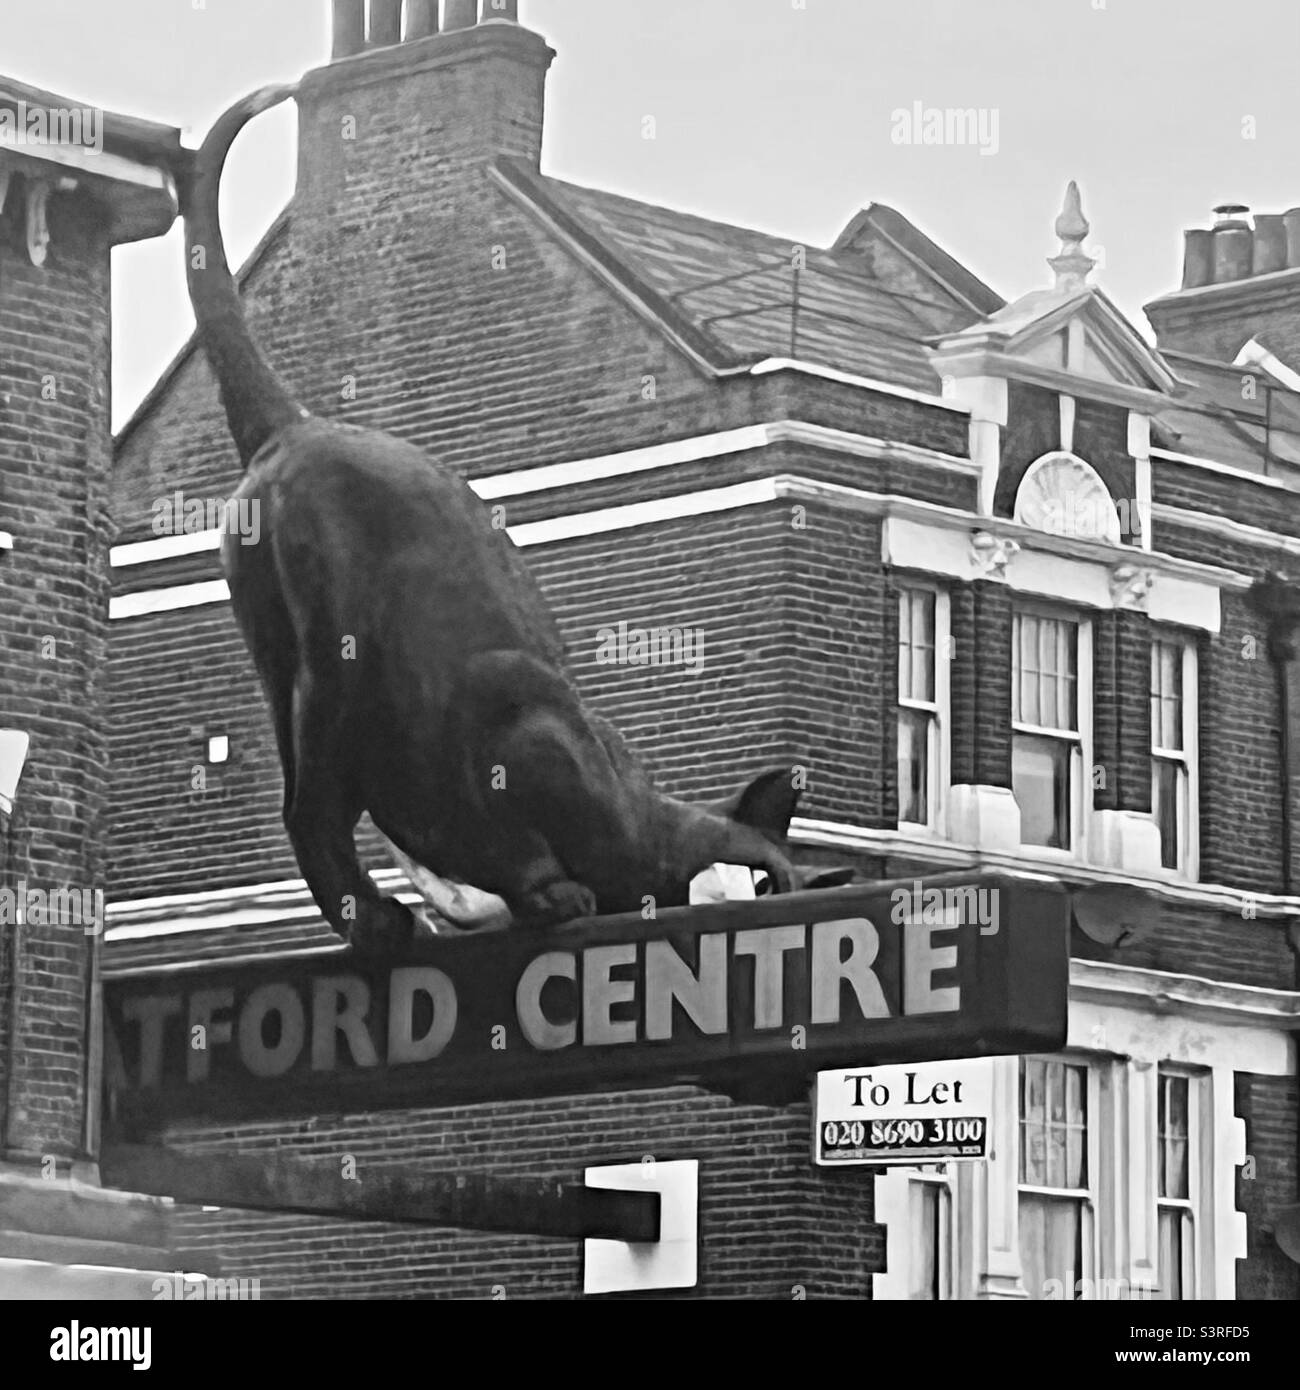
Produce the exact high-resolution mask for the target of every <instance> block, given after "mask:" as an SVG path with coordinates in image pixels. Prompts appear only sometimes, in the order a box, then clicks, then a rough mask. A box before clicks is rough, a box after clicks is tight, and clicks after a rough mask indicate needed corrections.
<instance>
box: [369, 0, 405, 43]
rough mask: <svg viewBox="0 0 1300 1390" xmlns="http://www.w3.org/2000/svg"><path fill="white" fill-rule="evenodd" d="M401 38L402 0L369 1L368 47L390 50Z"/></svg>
mask: <svg viewBox="0 0 1300 1390" xmlns="http://www.w3.org/2000/svg"><path fill="white" fill-rule="evenodd" d="M401 38H402V0H370V47H371V48H391V47H392V46H393V45H394V44H395V43H400V42H401Z"/></svg>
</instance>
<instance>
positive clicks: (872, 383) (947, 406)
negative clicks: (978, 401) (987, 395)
mask: <svg viewBox="0 0 1300 1390" xmlns="http://www.w3.org/2000/svg"><path fill="white" fill-rule="evenodd" d="M918 346H919V344H918ZM769 372H803V373H804V374H805V375H807V376H819V377H821V378H823V380H825V381H838V382H839V383H840V384H841V385H843V386H857V387H860V388H861V389H862V390H864V391H875V392H876V393H877V394H879V395H882V396H897V397H899V398H901V399H902V400H905V401H918V402H919V403H920V404H921V405H930V406H934V407H936V408H937V409H939V410H951V411H952V412H953V413H954V414H956V415H969V414H970V406H968V405H966V404H964V403H963V402H961V401H957V400H950V399H949V398H948V397H947V396H935V395H931V394H930V393H929V392H927V391H917V390H915V389H914V388H913V387H911V386H898V385H896V384H895V383H893V382H889V381H878V380H877V379H876V378H874V377H869V376H855V375H854V374H853V373H852V372H841V371H837V370H836V369H835V368H834V367H823V366H822V365H821V363H820V362H803V361H801V360H799V359H798V358H796V357H765V358H764V359H763V360H762V361H761V362H756V363H755V364H754V365H753V366H752V367H751V368H750V369H749V373H750V375H751V376H766V375H767V374H768V373H769Z"/></svg>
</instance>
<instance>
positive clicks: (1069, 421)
mask: <svg viewBox="0 0 1300 1390" xmlns="http://www.w3.org/2000/svg"><path fill="white" fill-rule="evenodd" d="M1056 399H1057V403H1058V406H1059V410H1060V416H1061V452H1062V453H1065V454H1073V453H1074V413H1075V407H1074V397H1073V396H1067V395H1065V394H1064V392H1062V394H1061V395H1059V396H1058V397H1057V398H1056ZM1129 413H1130V414H1132V412H1131V411H1130V412H1129Z"/></svg>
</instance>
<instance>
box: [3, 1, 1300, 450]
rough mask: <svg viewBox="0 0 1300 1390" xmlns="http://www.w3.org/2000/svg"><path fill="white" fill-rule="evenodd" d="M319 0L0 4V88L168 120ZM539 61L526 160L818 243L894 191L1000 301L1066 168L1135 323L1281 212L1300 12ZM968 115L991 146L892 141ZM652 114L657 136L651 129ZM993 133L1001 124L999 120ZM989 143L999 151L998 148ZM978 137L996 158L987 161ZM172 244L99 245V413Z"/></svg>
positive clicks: (785, 38) (788, 22)
mask: <svg viewBox="0 0 1300 1390" xmlns="http://www.w3.org/2000/svg"><path fill="white" fill-rule="evenodd" d="M329 8H330V6H329V3H328V0H274V3H269V2H268V0H41V2H40V3H39V4H38V3H33V2H32V0H0V35H2V36H3V37H2V38H0V73H3V74H5V75H9V76H13V77H17V78H19V79H22V80H24V81H27V82H31V83H34V84H36V85H38V86H42V87H46V88H50V89H53V90H55V91H57V92H59V93H61V94H64V95H67V96H69V97H72V98H74V99H77V100H79V101H84V102H88V103H98V104H101V105H104V106H107V107H110V108H113V109H116V110H119V111H124V112H129V113H132V114H135V115H140V116H146V117H149V118H151V119H154V120H159V121H166V122H169V123H171V124H174V125H178V126H180V127H181V128H182V129H183V130H185V131H186V132H187V137H186V142H187V143H191V144H193V143H197V141H198V139H199V137H200V136H201V135H202V133H203V131H204V130H205V129H206V128H207V126H208V125H209V123H210V122H211V121H212V120H213V119H214V118H215V117H216V116H217V115H218V114H219V113H220V112H221V111H222V110H223V109H224V108H225V106H226V105H228V104H229V102H230V101H231V100H233V99H234V98H235V97H236V96H238V95H241V94H242V93H244V92H246V91H249V90H251V89H252V88H254V87H257V86H259V85H261V84H262V83H265V82H269V81H273V80H284V79H291V78H295V77H297V76H299V75H300V74H301V73H303V72H304V71H306V70H307V69H309V68H312V67H315V66H317V65H319V64H320V63H322V62H324V61H325V60H326V58H327V56H328V49H329V40H328V25H329ZM520 12H521V18H522V19H523V21H524V22H525V23H527V24H528V25H529V26H530V27H532V28H534V29H537V30H539V31H540V32H541V33H542V34H544V35H545V36H546V37H547V38H548V39H549V40H550V41H551V46H552V47H553V48H555V49H556V50H557V53H558V57H557V59H556V61H555V64H554V66H553V67H552V69H551V78H550V86H549V89H548V103H549V109H548V117H547V129H546V143H545V149H544V151H543V155H542V168H543V171H544V172H546V173H549V174H553V175H555V176H556V177H559V178H564V179H568V180H571V181H573V182H576V183H585V184H590V185H593V186H596V187H602V188H609V189H613V190H615V191H617V192H621V193H626V194H629V195H631V196H633V197H637V198H642V199H645V200H647V201H650V202H658V203H663V204H666V205H668V206H673V207H679V208H684V209H686V210H688V211H692V212H698V213H701V214H703V215H706V216H709V217H713V218H718V219H721V220H724V221H730V222H737V223H741V224H746V225H749V226H754V227H759V228H762V229H763V230H765V231H771V232H775V233H777V234H779V235H782V236H788V237H789V238H790V239H791V241H792V242H804V243H807V244H810V245H825V244H827V243H829V242H830V241H831V240H833V239H834V237H835V235H836V234H837V232H838V231H839V229H840V228H841V227H842V226H843V224H844V223H845V222H846V221H847V220H848V219H849V217H851V216H852V214H853V213H854V212H855V211H856V210H857V209H858V208H860V207H864V206H866V205H867V204H868V203H870V202H872V201H878V202H883V203H888V204H890V205H891V206H893V207H895V208H897V209H898V210H899V211H901V212H903V213H905V214H906V215H907V216H908V217H910V218H911V219H912V220H913V221H914V222H916V223H917V225H918V226H920V227H921V228H922V229H923V230H924V231H926V232H927V233H928V234H929V235H930V236H932V237H934V238H935V240H936V241H938V242H939V243H940V245H942V246H943V247H945V249H947V250H948V251H950V252H951V253H952V254H953V255H954V256H956V257H957V258H958V259H959V260H960V261H962V262H963V263H964V264H965V265H967V266H969V267H970V268H971V269H972V270H973V271H974V272H975V273H976V274H977V275H979V276H981V277H982V278H983V279H984V280H985V281H987V282H988V283H989V284H990V285H992V286H993V288H994V289H996V290H998V291H999V292H1000V293H1001V294H1004V295H1006V296H1007V297H1008V298H1010V297H1014V296H1015V295H1017V294H1020V293H1022V292H1024V291H1025V290H1029V289H1033V288H1036V287H1038V286H1040V285H1042V284H1044V283H1046V279H1047V276H1048V271H1047V268H1046V267H1045V265H1044V264H1043V258H1044V257H1045V256H1048V255H1050V254H1051V253H1052V252H1053V251H1054V250H1055V242H1054V240H1053V237H1052V232H1051V227H1052V221H1053V219H1054V217H1055V215H1056V212H1057V210H1058V208H1059V206H1060V202H1061V196H1062V192H1063V189H1064V186H1065V183H1066V181H1067V180H1068V179H1070V178H1076V179H1078V180H1079V183H1080V186H1081V188H1082V190H1083V199H1084V209H1085V212H1086V213H1087V215H1088V217H1089V219H1090V220H1091V222H1092V226H1093V235H1092V243H1093V247H1094V250H1095V249H1097V248H1101V249H1102V250H1103V251H1104V261H1103V265H1102V267H1101V268H1100V270H1099V271H1098V273H1097V274H1096V276H1095V278H1096V279H1097V280H1098V281H1099V282H1100V283H1101V284H1102V285H1103V286H1104V287H1105V288H1106V290H1107V291H1108V292H1109V293H1110V294H1111V296H1112V298H1114V299H1115V300H1116V301H1117V302H1118V303H1119V305H1120V307H1121V308H1122V309H1123V310H1124V311H1125V313H1127V314H1128V315H1129V317H1130V318H1131V319H1133V321H1134V322H1135V323H1137V324H1138V325H1139V326H1140V327H1142V328H1144V329H1145V320H1144V318H1143V317H1142V313H1141V306H1142V304H1143V303H1144V302H1145V301H1146V300H1148V299H1151V298H1153V297H1154V296H1155V295H1157V294H1160V293H1163V292H1165V291H1167V290H1169V289H1172V288H1175V287H1176V284H1177V280H1178V276H1179V270H1180V265H1181V234H1182V231H1183V229H1184V228H1185V227H1189V226H1202V225H1208V221H1207V219H1208V217H1209V210H1210V208H1211V207H1212V206H1213V205H1214V204H1215V203H1219V202H1225V201H1236V200H1239V201H1241V202H1244V203H1247V204H1249V205H1250V206H1251V207H1252V208H1255V209H1258V210H1260V211H1282V210H1284V209H1285V208H1287V207H1289V206H1291V205H1292V203H1293V202H1294V203H1297V204H1300V172H1297V173H1294V174H1289V173H1288V172H1287V171H1288V170H1292V169H1296V167H1297V160H1296V155H1297V151H1298V150H1300V77H1298V74H1300V6H1298V5H1297V4H1296V3H1295V0H1252V2H1251V3H1250V4H1241V5H1237V6H1233V5H1224V4H1222V3H1220V0H520ZM918 102H919V103H920V104H921V105H922V107H923V108H949V107H953V108H971V107H973V108H978V109H981V110H983V112H984V120H985V124H984V131H983V133H984V136H985V140H984V144H985V146H986V147H987V148H988V149H989V150H990V151H991V152H990V153H984V152H982V150H981V148H980V147H979V146H978V145H948V146H934V145H922V144H906V143H899V142H898V141H897V138H896V137H898V136H900V135H903V134H906V131H905V129H904V128H903V126H902V125H901V123H900V121H899V119H898V118H897V117H896V116H895V114H894V113H896V112H898V111H901V110H905V111H909V112H910V111H911V110H912V109H913V107H914V105H915V104H916V103H918ZM647 115H653V116H654V117H655V130H656V138H655V139H654V140H652V141H651V140H645V139H643V138H642V121H643V118H644V117H645V116H647ZM994 120H996V126H994V124H993V122H994ZM994 135H996V147H995V146H994V140H993V139H992V138H991V137H992V136H994ZM994 148H995V152H992V151H994ZM293 178H294V108H293V107H292V105H289V106H286V107H281V108H280V109H278V110H276V111H274V112H271V113H269V114H268V115H267V116H265V117H263V118H262V124H261V125H260V126H259V128H258V137H257V138H256V139H250V138H248V137H245V139H244V140H243V141H242V142H241V144H240V145H238V146H237V147H236V150H235V152H234V154H233V156H232V158H231V162H230V165H229V175H228V180H227V184H226V187H225V192H226V197H225V200H224V216H225V225H226V232H227V241H228V243H229V246H230V249H231V253H232V258H233V259H235V260H236V261H238V260H242V258H243V257H244V256H245V255H246V254H247V253H248V252H249V251H250V250H251V249H252V247H253V246H254V245H255V243H256V242H257V240H258V238H259V237H260V235H261V234H262V232H263V231H264V230H265V228H266V226H267V225H268V223H269V222H270V221H271V219H272V218H273V217H274V216H275V214H276V212H277V211H278V210H279V209H280V207H281V206H283V204H284V203H285V202H286V201H287V200H288V198H289V196H290V194H291V193H292V189H293ZM182 271H183V268H182V260H181V248H180V240H179V232H178V230H177V229H173V231H172V233H171V235H169V236H168V237H166V238H164V239H161V240H158V241H154V242H150V243H145V244H143V245H140V246H136V247H128V248H124V249H123V250H120V251H118V252H117V253H115V262H114V297H115V298H114V348H113V351H114V397H115V399H114V419H115V422H116V423H119V424H120V423H121V422H122V421H123V420H124V419H125V418H126V417H127V415H128V414H129V413H130V411H131V410H132V409H133V408H134V406H135V405H136V403H137V402H138V400H139V398H140V397H141V396H142V395H143V394H144V392H145V391H146V390H147V389H148V387H149V385H150V384H151V382H152V381H153V379H154V378H155V377H156V375H157V374H158V372H159V371H160V370H161V369H162V367H163V366H165V365H166V363H167V361H168V360H169V359H170V358H171V356H172V355H173V353H174V352H175V351H176V349H177V348H178V347H179V346H180V345H181V344H182V343H183V342H184V339H185V337H186V335H187V333H188V331H189V309H188V304H187V302H186V299H185V291H184V281H183V273H182Z"/></svg>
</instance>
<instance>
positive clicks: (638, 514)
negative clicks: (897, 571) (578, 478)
mask: <svg viewBox="0 0 1300 1390" xmlns="http://www.w3.org/2000/svg"><path fill="white" fill-rule="evenodd" d="M780 482H781V479H779V478H755V479H754V480H753V481H751V482H747V483H733V484H732V485H731V486H730V487H717V488H706V489H705V490H704V491H703V492H688V493H685V494H683V495H682V496H679V497H658V498H655V499H654V500H653V501H650V502H630V503H628V504H626V505H625V506H621V507H600V508H598V509H597V510H596V511H592V512H577V513H574V514H571V515H569V516H555V517H548V518H547V519H546V520H545V521H525V522H523V523H522V524H521V525H519V526H510V527H507V528H506V529H507V533H508V534H509V536H510V538H511V540H513V541H514V543H515V544H516V545H518V546H529V545H548V544H551V543H552V542H555V541H568V540H575V539H577V538H578V537H580V536H594V535H604V534H605V533H607V532H609V531H626V530H630V529H632V528H633V527H636V526H650V525H653V524H655V523H656V522H660V521H679V520H681V519H683V518H685V517H691V516H704V515H707V514H710V513H713V512H727V511H734V510H735V509H736V508H738V507H757V506H762V505H763V504H764V503H766V502H775V501H776V500H777V499H778V498H779V497H781V496H782V495H783V494H782V493H781V492H780V491H779V490H778V484H779V483H780Z"/></svg>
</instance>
